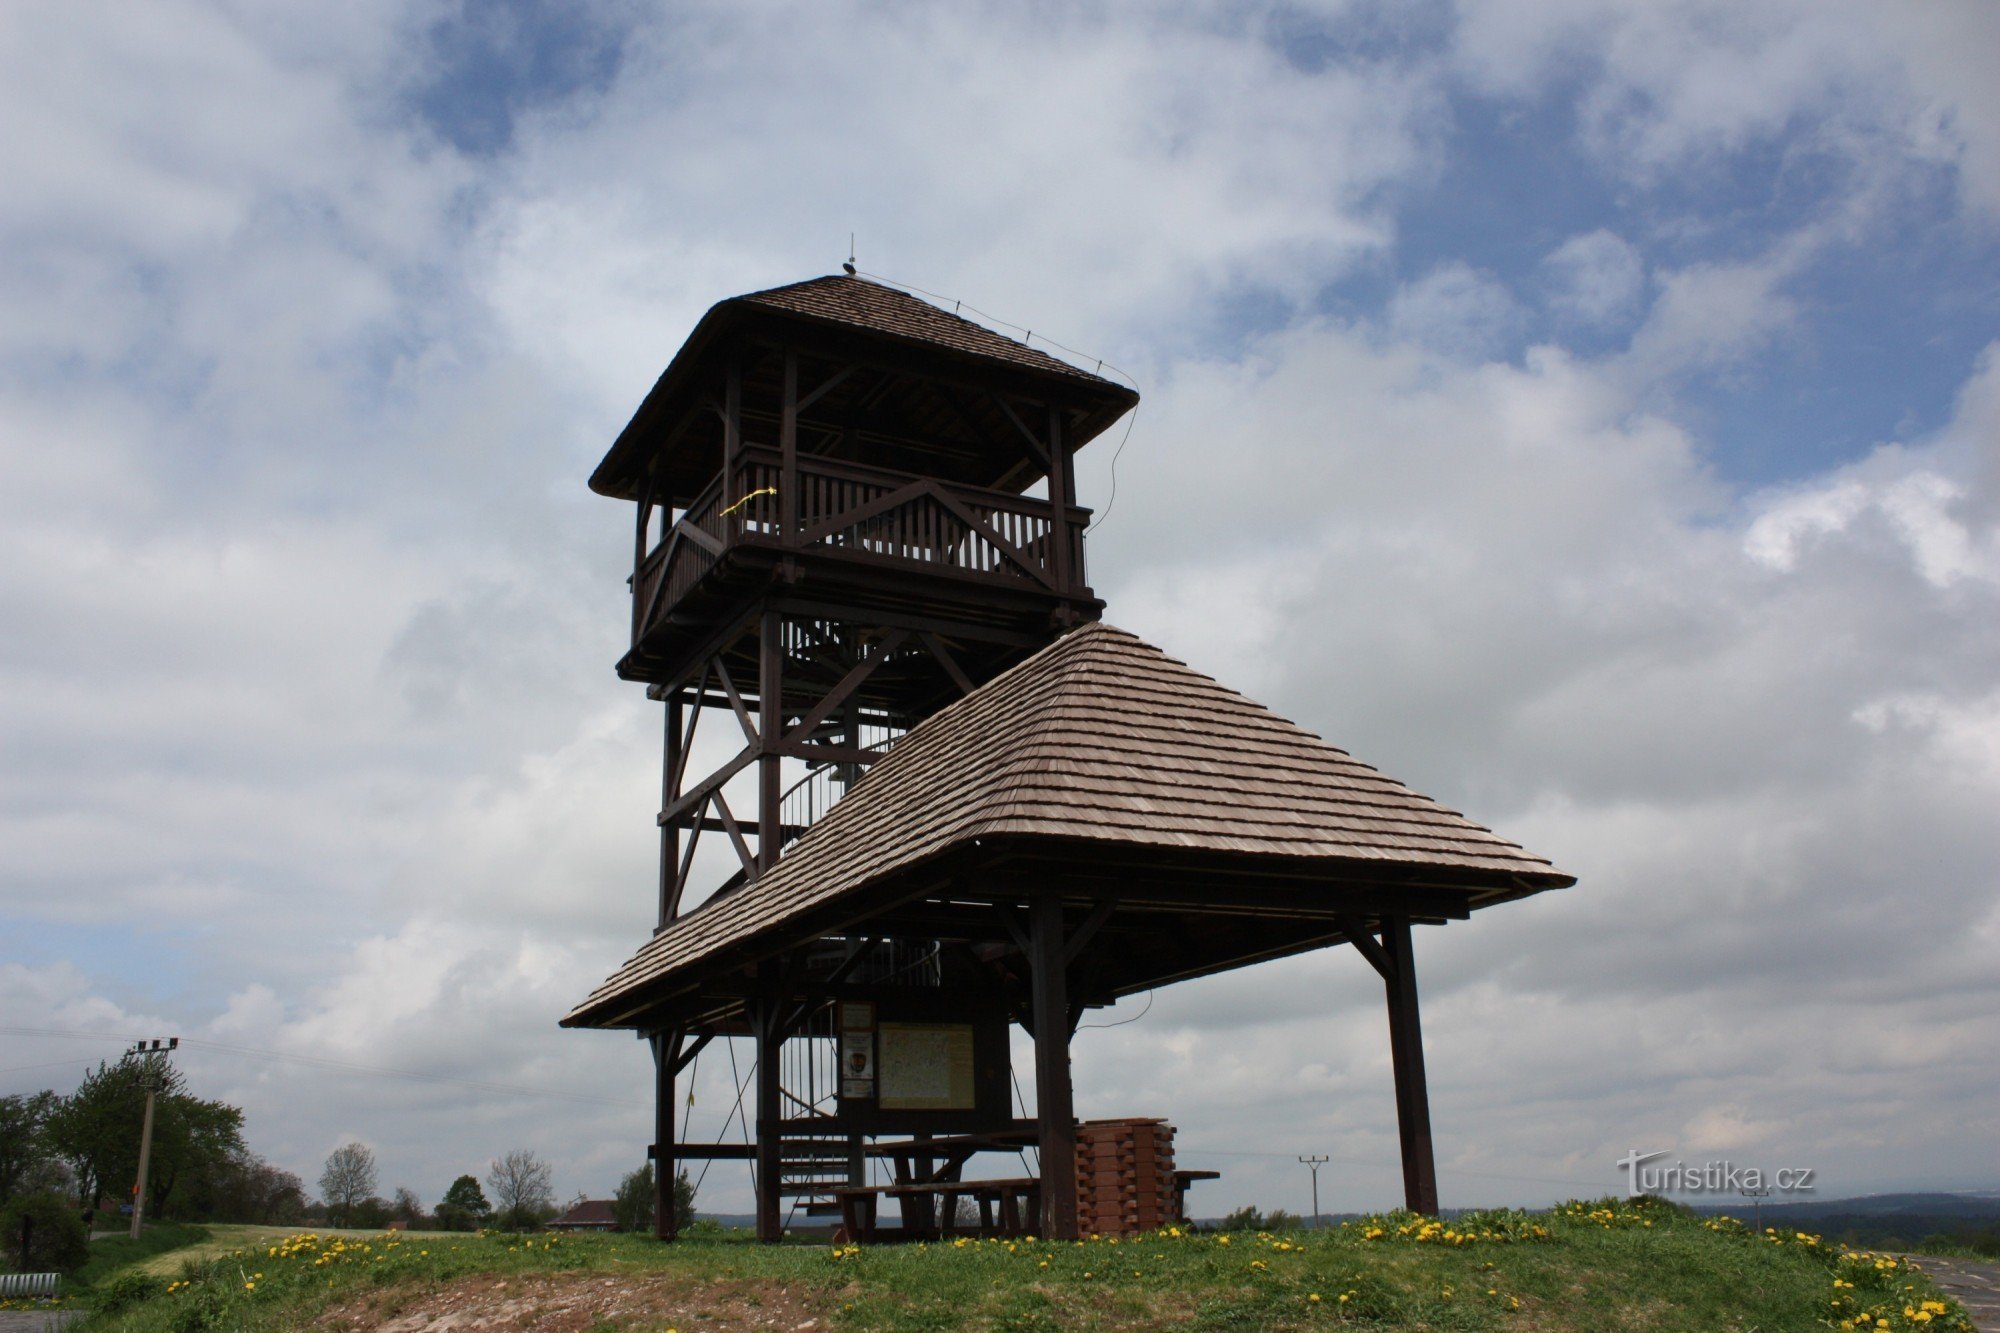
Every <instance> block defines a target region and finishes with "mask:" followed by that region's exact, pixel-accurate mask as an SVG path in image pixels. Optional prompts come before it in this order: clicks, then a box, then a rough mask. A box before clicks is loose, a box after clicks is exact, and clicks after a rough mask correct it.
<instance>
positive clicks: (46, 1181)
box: [0, 1092, 62, 1204]
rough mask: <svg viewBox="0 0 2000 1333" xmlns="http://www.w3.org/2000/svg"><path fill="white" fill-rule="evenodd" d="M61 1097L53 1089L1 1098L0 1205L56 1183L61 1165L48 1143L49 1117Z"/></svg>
mask: <svg viewBox="0 0 2000 1333" xmlns="http://www.w3.org/2000/svg"><path fill="white" fill-rule="evenodd" d="M61 1100H62V1099H61V1098H59V1097H57V1096H56V1095H55V1093H53V1092H37V1093H29V1094H23V1095H20V1096H14V1097H0V1204H5V1203H7V1202H8V1201H9V1200H10V1199H12V1198H14V1197H15V1196H16V1195H18V1194H25V1193H30V1192H34V1191H36V1190H39V1189H46V1188H49V1187H50V1186H51V1185H53V1184H55V1183H56V1182H55V1181H54V1180H53V1179H52V1177H55V1176H59V1175H60V1174H61V1164H60V1163H59V1162H57V1160H56V1157H55V1152H54V1150H53V1149H52V1148H51V1147H50V1146H49V1140H48V1119H49V1116H50V1114H51V1113H52V1112H54V1110H55V1109H56V1107H57V1105H58V1104H59V1103H60V1102H61Z"/></svg>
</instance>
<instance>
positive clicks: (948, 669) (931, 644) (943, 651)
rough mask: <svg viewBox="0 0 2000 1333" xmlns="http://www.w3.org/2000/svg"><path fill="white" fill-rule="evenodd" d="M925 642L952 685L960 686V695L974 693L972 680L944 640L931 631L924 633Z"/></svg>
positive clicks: (925, 645)
mask: <svg viewBox="0 0 2000 1333" xmlns="http://www.w3.org/2000/svg"><path fill="white" fill-rule="evenodd" d="M923 640H924V647H926V648H928V649H930V650H931V656H932V657H934V658H936V659H937V664H938V665H939V666H941V667H943V668H944V674H945V675H947V676H950V677H951V683H952V684H954V685H956V686H958V692H959V693H960V694H970V693H972V690H973V685H972V678H971V677H970V676H968V675H966V674H965V671H964V669H963V668H961V667H960V666H959V665H958V659H957V658H956V657H953V656H952V653H951V649H949V648H947V647H946V646H945V642H944V640H943V639H942V638H940V637H938V636H937V635H935V634H933V633H931V632H930V631H929V630H925V631H924V633H923Z"/></svg>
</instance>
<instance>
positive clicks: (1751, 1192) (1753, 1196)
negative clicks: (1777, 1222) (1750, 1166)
mask: <svg viewBox="0 0 2000 1333" xmlns="http://www.w3.org/2000/svg"><path fill="white" fill-rule="evenodd" d="M1736 1192H1737V1193H1738V1194H1741V1195H1742V1196H1743V1197H1744V1198H1746V1199H1748V1200H1750V1206H1751V1207H1752V1208H1754V1209H1756V1212H1755V1213H1753V1214H1752V1216H1753V1217H1754V1218H1755V1220H1754V1221H1752V1222H1751V1223H1750V1229H1751V1230H1752V1231H1754V1232H1756V1233H1757V1234H1758V1235H1760V1236H1761V1235H1763V1234H1764V1200H1765V1199H1766V1198H1767V1197H1769V1195H1770V1193H1771V1187H1770V1186H1769V1185H1762V1186H1756V1187H1752V1188H1748V1189H1740V1190H1738V1191H1736Z"/></svg>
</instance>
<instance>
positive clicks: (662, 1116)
mask: <svg viewBox="0 0 2000 1333" xmlns="http://www.w3.org/2000/svg"><path fill="white" fill-rule="evenodd" d="M681 1036H682V1033H681V1030H680V1029H679V1028H671V1029H669V1030H667V1031H665V1032H655V1033H654V1034H653V1039H652V1047H653V1234H654V1235H655V1236H657V1237H659V1238H660V1239H661V1240H668V1241H670V1240H673V1239H674V1237H675V1236H676V1235H677V1234H678V1233H679V1229H678V1227H677V1226H676V1225H675V1223H676V1221H677V1220H678V1219H676V1218H675V1217H674V1177H675V1176H676V1175H677V1174H678V1163H679V1160H680V1159H679V1155H678V1154H677V1153H676V1152H675V1151H674V1133H675V1131H674V1106H675V1102H674V1075H675V1074H677V1073H678V1072H679V1071H680V1070H681V1069H682V1068H683V1067H684V1066H685V1065H686V1063H687V1061H686V1060H683V1059H682V1058H681ZM706 1041H707V1038H703V1043H704V1044H705V1043H706ZM695 1049H696V1050H700V1049H701V1046H700V1045H697V1046H696V1047H695ZM692 1058H693V1053H692V1052H690V1053H689V1055H688V1059H692Z"/></svg>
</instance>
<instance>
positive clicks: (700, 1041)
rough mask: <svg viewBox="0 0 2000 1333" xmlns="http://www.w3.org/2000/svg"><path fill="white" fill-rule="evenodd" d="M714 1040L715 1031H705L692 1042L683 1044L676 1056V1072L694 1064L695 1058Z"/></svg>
mask: <svg viewBox="0 0 2000 1333" xmlns="http://www.w3.org/2000/svg"><path fill="white" fill-rule="evenodd" d="M714 1040H715V1034H714V1033H713V1032H704V1033H702V1034H701V1035H700V1036H699V1037H696V1038H695V1039H694V1040H693V1041H692V1042H686V1043H684V1044H683V1045H682V1046H681V1053H680V1054H679V1055H678V1056H676V1057H675V1058H674V1072H675V1073H676V1074H678V1073H680V1072H681V1071H682V1070H683V1069H686V1068H687V1067H688V1066H689V1065H691V1064H693V1063H694V1058H695V1057H696V1056H697V1055H700V1054H701V1052H702V1049H703V1048H704V1047H706V1046H707V1045H708V1044H709V1043H710V1042H712V1041H714Z"/></svg>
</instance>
